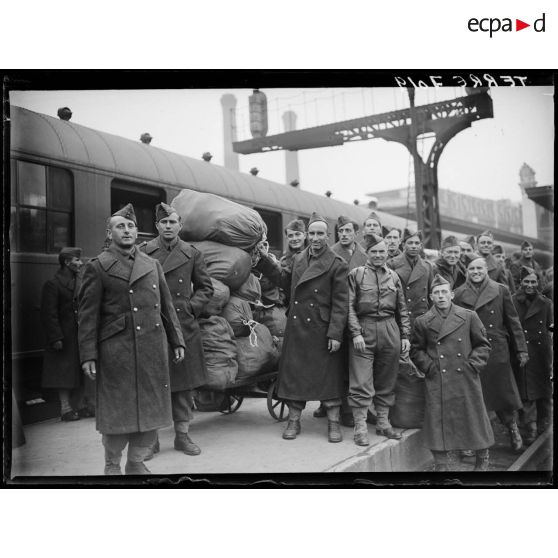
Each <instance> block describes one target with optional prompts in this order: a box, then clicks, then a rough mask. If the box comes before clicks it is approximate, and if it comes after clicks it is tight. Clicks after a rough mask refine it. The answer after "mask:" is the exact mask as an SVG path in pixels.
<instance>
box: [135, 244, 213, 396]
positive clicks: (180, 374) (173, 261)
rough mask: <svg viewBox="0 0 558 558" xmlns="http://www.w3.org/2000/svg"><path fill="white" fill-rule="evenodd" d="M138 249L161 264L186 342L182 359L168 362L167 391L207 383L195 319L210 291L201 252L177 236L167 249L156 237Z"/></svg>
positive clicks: (183, 389)
mask: <svg viewBox="0 0 558 558" xmlns="http://www.w3.org/2000/svg"><path fill="white" fill-rule="evenodd" d="M141 249H142V250H143V251H144V252H145V253H146V254H147V255H148V256H149V257H151V258H154V259H156V260H157V261H158V262H159V263H160V264H161V266H162V267H163V273H164V274H165V279H166V281H167V285H168V287H169V291H170V293H171V297H172V301H173V304H174V308H175V310H176V315H177V316H178V321H179V322H180V327H181V328H182V335H183V336H184V341H185V343H186V350H185V354H184V360H183V361H182V362H180V363H178V364H176V363H174V362H172V360H171V362H170V381H171V391H185V390H191V389H194V388H197V387H199V386H201V385H203V384H205V383H207V369H206V366H205V358H204V354H203V345H202V337H201V332H200V327H199V325H198V321H197V318H198V317H199V315H200V314H201V313H202V311H203V309H204V308H205V306H206V305H207V303H208V302H209V299H210V298H211V296H212V294H213V285H212V283H211V278H210V276H209V273H208V272H207V267H206V265H205V260H204V259H203V255H202V253H201V252H200V251H199V250H198V249H196V248H194V246H191V245H190V244H188V243H186V242H184V241H183V240H180V239H178V241H177V242H176V243H175V244H174V246H173V247H172V248H171V250H170V251H169V250H168V249H167V248H166V246H165V245H164V244H163V243H162V241H161V239H160V237H157V238H154V239H153V240H150V241H149V242H148V243H147V244H145V245H143V246H142V247H141Z"/></svg>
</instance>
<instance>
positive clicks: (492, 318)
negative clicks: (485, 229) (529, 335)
mask: <svg viewBox="0 0 558 558" xmlns="http://www.w3.org/2000/svg"><path fill="white" fill-rule="evenodd" d="M454 302H455V304H457V305H459V306H462V307H463V308H467V309H469V310H474V311H475V312H476V313H477V314H478V316H479V318H480V319H481V321H482V323H483V324H484V327H485V328H486V331H487V333H488V340H489V341H490V344H491V346H492V349H491V351H490V358H489V359H488V364H487V366H486V370H485V371H484V373H483V374H482V375H481V381H482V391H483V395H484V402H485V405H486V409H487V410H488V411H496V414H497V415H498V417H499V418H500V420H501V421H502V423H503V424H505V425H506V426H507V428H508V429H509V432H510V440H511V445H512V448H513V449H514V450H516V451H519V450H520V449H521V447H522V445H523V442H522V440H521V435H520V433H519V430H518V427H517V420H516V411H517V410H518V409H520V408H521V398H520V397H519V392H518V389H517V384H516V381H515V378H514V375H513V371H512V366H511V351H512V350H513V352H514V356H516V357H517V358H519V360H520V363H521V364H522V365H524V364H525V363H526V362H527V359H528V355H527V345H526V344H525V337H524V335H523V330H522V328H521V324H520V323H519V317H518V315H517V311H516V310H515V307H514V305H513V302H512V299H511V295H510V291H509V289H508V288H507V287H506V286H504V285H501V284H500V283H497V282H496V281H493V280H492V279H490V278H489V277H488V270H487V266H486V260H485V259H484V258H483V257H482V256H478V255H476V256H473V257H472V259H471V260H470V262H469V264H468V266H467V280H466V282H465V284H464V285H462V286H461V287H459V289H457V290H456V291H455V298H454Z"/></svg>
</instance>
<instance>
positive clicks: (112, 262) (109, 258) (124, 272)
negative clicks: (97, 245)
mask: <svg viewBox="0 0 558 558" xmlns="http://www.w3.org/2000/svg"><path fill="white" fill-rule="evenodd" d="M97 259H98V260H99V263H100V264H101V267H102V268H103V269H104V270H105V271H106V272H107V273H108V274H109V275H112V276H113V277H118V278H119V279H124V281H128V277H130V271H129V270H128V269H126V268H125V267H124V266H123V265H122V264H121V263H120V262H119V261H118V258H117V257H116V256H115V255H114V254H111V253H110V252H109V251H108V250H107V251H105V252H101V253H100V254H99V256H98V258H97Z"/></svg>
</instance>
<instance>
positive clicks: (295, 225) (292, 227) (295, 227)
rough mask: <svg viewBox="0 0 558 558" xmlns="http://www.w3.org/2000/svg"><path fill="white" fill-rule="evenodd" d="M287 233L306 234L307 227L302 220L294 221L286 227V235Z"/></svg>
mask: <svg viewBox="0 0 558 558" xmlns="http://www.w3.org/2000/svg"><path fill="white" fill-rule="evenodd" d="M287 231H298V232H306V225H305V224H304V221H303V220H302V219H293V220H292V221H290V222H289V223H287V226H286V227H285V234H287Z"/></svg>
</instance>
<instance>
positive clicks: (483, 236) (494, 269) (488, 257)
mask: <svg viewBox="0 0 558 558" xmlns="http://www.w3.org/2000/svg"><path fill="white" fill-rule="evenodd" d="M476 244H477V251H478V253H479V254H480V255H481V256H482V257H483V258H484V259H485V261H486V268H487V270H488V277H490V279H492V280H493V281H496V282H497V283H500V284H502V285H506V286H507V284H508V280H507V278H506V273H505V271H504V268H503V266H501V265H500V264H499V263H498V261H497V260H496V258H494V256H493V255H492V249H493V248H494V235H493V234H492V232H491V231H484V232H482V233H480V234H479V235H477V238H476Z"/></svg>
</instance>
